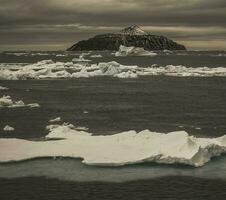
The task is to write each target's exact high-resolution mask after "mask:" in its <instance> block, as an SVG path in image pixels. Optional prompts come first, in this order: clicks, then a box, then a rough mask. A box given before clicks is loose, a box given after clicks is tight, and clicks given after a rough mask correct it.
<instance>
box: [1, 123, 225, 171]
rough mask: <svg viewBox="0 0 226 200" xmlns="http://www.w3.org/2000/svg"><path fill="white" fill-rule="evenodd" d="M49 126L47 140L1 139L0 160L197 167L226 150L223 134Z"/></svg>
mask: <svg viewBox="0 0 226 200" xmlns="http://www.w3.org/2000/svg"><path fill="white" fill-rule="evenodd" d="M48 129H49V130H50V132H49V134H48V135H47V136H46V139H49V140H45V141H29V140H24V139H16V138H12V139H9V138H8V139H4V138H1V139H0V146H1V151H0V162H10V161H21V160H27V159H31V158H40V157H71V158H82V159H83V161H82V162H83V163H85V164H88V165H103V166H121V165H128V164H134V163H143V162H156V163H166V164H175V163H177V164H178V163H179V164H186V165H191V166H195V167H200V166H203V165H204V164H205V163H207V162H208V161H210V159H211V158H212V157H215V156H219V155H221V154H222V153H225V152H226V135H225V136H223V137H219V138H211V139H210V138H196V137H194V136H189V135H188V134H187V133H186V132H184V131H177V132H171V133H168V134H163V133H156V132H151V131H149V130H144V131H141V132H138V133H137V132H135V131H127V132H121V133H118V134H115V135H106V136H103V135H99V136H94V135H92V134H91V133H88V132H86V131H79V130H76V129H74V126H73V125H69V124H63V125H50V126H48ZM54 139H57V140H54ZM9 149H10V151H9Z"/></svg>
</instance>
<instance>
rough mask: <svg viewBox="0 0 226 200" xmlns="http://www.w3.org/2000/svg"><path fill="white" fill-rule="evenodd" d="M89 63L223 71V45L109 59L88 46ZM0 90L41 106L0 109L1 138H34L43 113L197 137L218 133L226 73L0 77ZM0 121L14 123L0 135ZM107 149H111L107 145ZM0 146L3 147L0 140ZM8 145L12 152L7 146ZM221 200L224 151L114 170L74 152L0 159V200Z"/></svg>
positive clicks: (64, 55)
mask: <svg viewBox="0 0 226 200" xmlns="http://www.w3.org/2000/svg"><path fill="white" fill-rule="evenodd" d="M89 53H90V55H92V54H93V55H94V54H98V55H99V54H100V55H102V57H101V58H92V57H90V55H87V58H88V59H90V60H91V63H93V64H95V63H100V62H110V61H116V62H118V63H120V64H123V65H137V66H139V67H148V66H151V65H153V64H156V65H159V66H166V65H183V66H186V67H192V68H198V67H208V68H217V67H223V68H226V52H224V51H175V52H171V53H167V52H157V54H158V55H157V56H154V57H148V56H145V57H144V56H126V57H115V56H114V55H113V54H112V52H108V51H106V52H89ZM80 54H81V52H63V51H61V52H1V53H0V65H1V66H4V65H7V64H12V63H13V64H14V65H17V64H18V65H21V63H23V64H24V65H26V64H29V63H30V64H31V63H36V62H39V61H42V60H53V61H54V62H55V61H58V62H70V61H71V60H72V59H73V58H75V57H78V56H79V55H80ZM0 86H4V87H7V88H9V89H8V90H0V97H2V96H3V95H10V96H11V97H12V99H14V100H23V102H24V103H38V104H39V105H40V107H39V108H33V109H28V108H26V107H21V108H13V109H9V108H2V109H0V138H21V139H27V140H37V141H38V140H42V139H43V138H44V137H45V135H47V134H48V130H46V126H47V125H49V120H50V119H54V118H56V117H61V118H62V120H63V121H64V122H68V123H71V124H73V125H75V126H78V127H86V128H88V129H89V132H91V133H93V134H94V135H112V134H116V133H120V132H123V131H128V130H136V131H141V130H145V129H149V130H150V131H153V132H160V133H169V132H172V131H180V130H183V131H186V132H187V133H189V135H193V136H195V137H204V138H215V137H220V136H223V135H225V134H226V77H224V76H217V75H216V76H210V77H197V76H166V75H157V76H142V77H138V78H128V79H127V78H125V79H120V78H115V77H108V76H102V77H89V78H63V79H48V78H47V79H43V80H0ZM5 125H10V126H12V127H14V128H15V131H12V132H8V133H6V132H5V131H3V128H4V127H5ZM109 148H110V147H109ZM0 151H1V146H0ZM9 151H10V149H9ZM28 199H29V200H30V199H37V200H44V199H46V200H47V199H48V200H58V199H59V200H64V199H65V200H69V199H70V200H71V199H82V200H83V199H84V200H86V199H89V200H95V199H98V200H99V199H106V200H107V199H117V200H118V199H126V200H129V199H134V200H135V199H136V200H140V199H154V200H155V199H191V200H193V199H205V200H206V199H217V200H218V199H226V156H224V155H223V156H221V157H217V158H214V159H212V160H211V162H209V163H207V164H206V165H205V166H203V167H200V168H194V167H191V166H185V165H166V164H156V163H143V164H136V165H127V166H121V167H104V166H102V167H98V166H87V165H85V164H82V163H81V160H80V159H69V158H40V159H33V160H28V161H21V162H10V163H1V164H0V200H28Z"/></svg>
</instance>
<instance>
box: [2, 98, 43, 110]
mask: <svg viewBox="0 0 226 200" xmlns="http://www.w3.org/2000/svg"><path fill="white" fill-rule="evenodd" d="M17 107H30V108H35V107H40V105H39V104H38V103H30V104H25V103H24V102H23V101H22V100H19V101H13V100H12V98H11V97H10V96H3V97H1V98H0V108H17Z"/></svg>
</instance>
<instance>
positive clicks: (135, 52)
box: [115, 45, 157, 57]
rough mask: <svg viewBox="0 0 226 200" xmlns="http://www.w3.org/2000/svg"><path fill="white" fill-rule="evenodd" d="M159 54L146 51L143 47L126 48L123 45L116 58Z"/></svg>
mask: <svg viewBox="0 0 226 200" xmlns="http://www.w3.org/2000/svg"><path fill="white" fill-rule="evenodd" d="M156 55H157V53H154V52H152V51H146V50H144V48H141V47H126V46H123V45H121V46H120V47H119V51H117V52H116V53H115V56H117V57H118V56H156Z"/></svg>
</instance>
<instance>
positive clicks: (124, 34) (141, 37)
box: [67, 25, 186, 51]
mask: <svg viewBox="0 0 226 200" xmlns="http://www.w3.org/2000/svg"><path fill="white" fill-rule="evenodd" d="M121 45H123V46H127V47H130V46H133V47H142V48H144V49H145V50H186V48H185V46H184V45H182V44H178V43H176V42H175V41H173V40H171V39H169V38H167V37H165V36H159V35H152V34H150V33H148V32H145V31H143V30H142V29H141V28H140V27H138V26H136V25H133V26H130V27H128V28H125V29H123V30H121V31H120V32H118V33H109V34H102V35H96V36H94V37H92V38H90V39H88V40H82V41H79V42H78V43H76V44H74V45H73V46H71V47H70V48H68V49H67V50H68V51H104V50H116V51H117V50H119V47H120V46H121Z"/></svg>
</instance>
